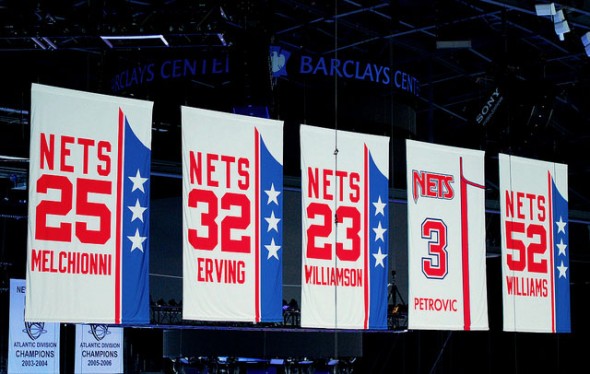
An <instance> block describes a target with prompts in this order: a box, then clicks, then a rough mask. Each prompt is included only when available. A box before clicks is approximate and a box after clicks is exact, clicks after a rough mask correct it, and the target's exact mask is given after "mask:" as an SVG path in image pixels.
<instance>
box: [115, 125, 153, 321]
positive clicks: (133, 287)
mask: <svg viewBox="0 0 590 374" xmlns="http://www.w3.org/2000/svg"><path fill="white" fill-rule="evenodd" d="M150 162H151V150H150V149H149V148H147V147H146V146H145V145H143V144H142V143H141V141H140V140H139V139H138V138H137V136H136V135H135V133H134V132H133V130H132V129H131V127H130V126H129V122H128V121H127V117H125V148H124V166H123V172H124V174H123V179H124V180H123V191H122V192H121V193H122V194H123V206H122V207H121V210H122V212H121V214H122V226H123V227H122V238H118V239H119V240H122V255H121V256H122V262H123V264H122V274H121V278H122V285H121V288H122V290H121V295H122V300H121V305H122V312H121V315H122V317H121V323H124V324H128V323H140V324H144V323H149V322H150V310H149V308H150V305H149V297H150V287H149V259H150V256H149V248H150V246H149V228H150V227H149V223H150V215H149V197H150V182H149V176H150Z"/></svg>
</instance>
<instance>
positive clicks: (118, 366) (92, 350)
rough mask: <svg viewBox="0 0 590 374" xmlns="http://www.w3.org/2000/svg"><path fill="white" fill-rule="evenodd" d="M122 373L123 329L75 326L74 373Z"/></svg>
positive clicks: (106, 326)
mask: <svg viewBox="0 0 590 374" xmlns="http://www.w3.org/2000/svg"><path fill="white" fill-rule="evenodd" d="M123 372H124V370H123V328H122V327H113V326H108V325H86V324H77V325H76V349H75V356H74V373H76V374H78V373H89V374H90V373H91V374H96V373H110V374H115V373H123Z"/></svg>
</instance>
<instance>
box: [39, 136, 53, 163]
mask: <svg viewBox="0 0 590 374" xmlns="http://www.w3.org/2000/svg"><path fill="white" fill-rule="evenodd" d="M40 146H41V149H40V156H41V160H40V161H41V162H40V165H41V169H45V163H46V162H47V167H48V168H49V170H53V167H54V164H53V160H54V159H55V135H53V134H49V143H47V135H45V133H41V145H40Z"/></svg>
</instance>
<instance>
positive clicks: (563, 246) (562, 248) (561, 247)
mask: <svg viewBox="0 0 590 374" xmlns="http://www.w3.org/2000/svg"><path fill="white" fill-rule="evenodd" d="M556 246H557V248H559V254H558V255H564V256H565V249H566V248H567V244H565V243H564V242H563V239H559V244H556Z"/></svg>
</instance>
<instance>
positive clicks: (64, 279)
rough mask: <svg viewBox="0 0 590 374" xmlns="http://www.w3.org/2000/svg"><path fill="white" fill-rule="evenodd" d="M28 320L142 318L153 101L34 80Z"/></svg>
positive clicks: (133, 320) (146, 311)
mask: <svg viewBox="0 0 590 374" xmlns="http://www.w3.org/2000/svg"><path fill="white" fill-rule="evenodd" d="M31 104H32V108H31V116H32V121H31V150H30V183H29V185H30V189H29V231H28V232H29V234H28V248H27V255H28V257H27V309H26V319H27V321H51V322H72V323H76V322H87V323H110V324H120V323H148V322H149V283H148V266H149V240H148V233H149V200H148V198H149V192H150V191H149V173H150V160H151V150H150V147H151V122H152V103H151V102H147V101H139V100H132V99H123V98H117V97H111V96H106V95H98V94H93V93H86V92H80V91H74V90H68V89H63V88H57V87H50V86H43V85H37V84H34V85H33V87H32V97H31Z"/></svg>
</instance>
